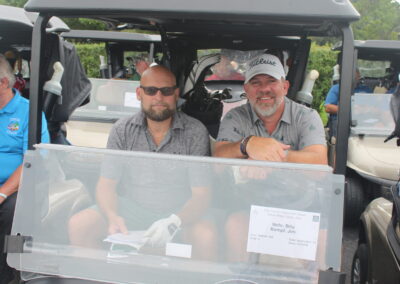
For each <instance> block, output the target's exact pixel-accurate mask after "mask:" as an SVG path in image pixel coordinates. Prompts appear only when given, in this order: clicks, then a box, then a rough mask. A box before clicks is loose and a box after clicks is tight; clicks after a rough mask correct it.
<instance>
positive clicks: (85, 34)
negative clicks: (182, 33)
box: [61, 30, 161, 43]
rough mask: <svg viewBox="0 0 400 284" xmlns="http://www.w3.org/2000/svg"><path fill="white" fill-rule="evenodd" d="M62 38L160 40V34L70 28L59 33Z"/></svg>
mask: <svg viewBox="0 0 400 284" xmlns="http://www.w3.org/2000/svg"><path fill="white" fill-rule="evenodd" d="M61 36H62V37H63V38H74V39H90V40H93V41H102V42H104V41H107V42H110V41H112V42H132V41H135V42H148V43H152V42H160V41H161V36H159V35H149V34H139V33H127V32H111V31H93V30H71V31H69V32H63V33H61Z"/></svg>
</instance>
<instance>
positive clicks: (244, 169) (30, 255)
mask: <svg viewBox="0 0 400 284" xmlns="http://www.w3.org/2000/svg"><path fill="white" fill-rule="evenodd" d="M24 165H25V166H24V172H23V178H22V184H21V187H20V189H19V193H18V200H17V206H16V213H15V218H14V223H13V228H12V235H16V234H21V235H22V236H27V237H31V240H27V241H26V242H25V244H24V251H23V252H22V253H10V254H8V263H9V264H10V265H11V266H13V267H15V268H17V269H18V270H22V271H28V272H35V273H41V274H46V275H59V276H63V277H71V278H81V279H91V280H98V281H104V282H112V283H232V281H233V280H235V279H236V280H238V279H240V281H241V282H240V283H288V282H290V283H317V282H318V273H319V270H326V269H328V268H329V267H332V268H333V269H334V270H339V269H340V255H341V237H342V217H343V216H342V213H343V182H344V181H343V178H342V177H339V176H335V175H333V174H332V172H331V169H330V168H329V167H327V166H316V165H304V164H285V163H267V162H259V161H245V160H239V159H238V160H233V159H217V158H209V157H192V156H179V155H167V154H156V153H143V152H125V151H112V150H104V149H89V148H79V147H72V146H61V145H39V146H37V150H35V151H28V152H27V154H26V155H25V158H24ZM121 224H123V225H124V226H125V227H124V228H123V227H122V225H121ZM125 229H126V232H125ZM121 232H123V233H121ZM235 283H238V282H235Z"/></svg>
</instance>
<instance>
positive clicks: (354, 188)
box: [344, 176, 365, 225]
mask: <svg viewBox="0 0 400 284" xmlns="http://www.w3.org/2000/svg"><path fill="white" fill-rule="evenodd" d="M364 209H365V196H364V191H363V188H362V182H361V179H360V178H359V177H356V176H352V177H348V178H346V189H345V191H344V223H345V225H355V224H357V222H358V220H359V219H360V216H361V213H362V212H363V211H364Z"/></svg>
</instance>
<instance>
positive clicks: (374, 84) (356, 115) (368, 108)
mask: <svg viewBox="0 0 400 284" xmlns="http://www.w3.org/2000/svg"><path fill="white" fill-rule="evenodd" d="M354 47H355V53H356V58H357V62H356V65H357V68H358V70H359V72H360V76H361V78H360V83H361V84H362V85H363V86H366V87H367V88H368V89H370V90H371V91H372V92H373V93H355V94H354V95H353V96H352V97H351V123H350V125H349V126H350V136H349V140H348V154H347V170H346V194H345V222H346V223H347V224H355V223H357V222H358V220H359V217H360V215H361V213H362V211H363V210H364V209H365V207H366V205H367V204H368V203H369V202H370V201H371V200H373V199H375V198H377V197H379V196H384V197H386V198H389V199H390V198H391V194H390V188H391V187H392V186H393V185H395V184H396V182H397V180H398V178H399V168H400V152H399V149H398V147H397V145H396V141H395V140H394V139H392V140H390V141H388V142H386V143H384V141H385V139H386V137H388V136H389V135H390V133H391V132H392V130H393V129H394V123H393V119H392V117H391V115H390V99H391V96H392V93H393V92H394V90H395V87H396V86H397V83H398V82H399V79H398V74H399V71H400V41H385V40H366V41H355V43H354ZM331 147H332V145H331ZM332 163H333V161H332V160H331V164H332Z"/></svg>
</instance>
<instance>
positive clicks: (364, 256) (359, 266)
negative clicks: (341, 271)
mask: <svg viewBox="0 0 400 284" xmlns="http://www.w3.org/2000/svg"><path fill="white" fill-rule="evenodd" d="M367 277H368V248H367V245H366V244H360V245H359V246H358V248H357V251H356V253H355V254H354V257H353V263H352V265H351V284H364V283H367Z"/></svg>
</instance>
